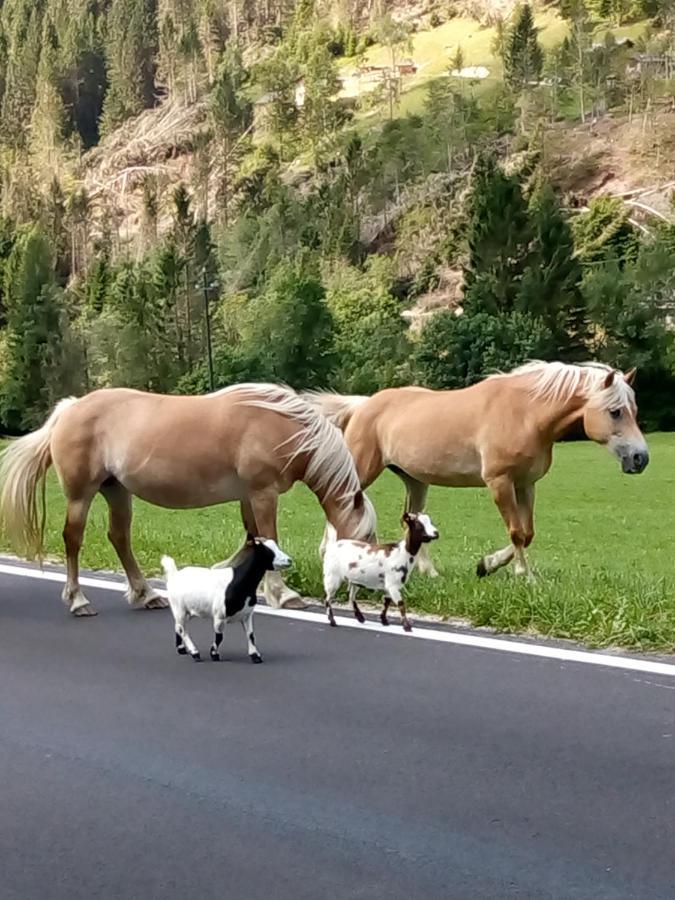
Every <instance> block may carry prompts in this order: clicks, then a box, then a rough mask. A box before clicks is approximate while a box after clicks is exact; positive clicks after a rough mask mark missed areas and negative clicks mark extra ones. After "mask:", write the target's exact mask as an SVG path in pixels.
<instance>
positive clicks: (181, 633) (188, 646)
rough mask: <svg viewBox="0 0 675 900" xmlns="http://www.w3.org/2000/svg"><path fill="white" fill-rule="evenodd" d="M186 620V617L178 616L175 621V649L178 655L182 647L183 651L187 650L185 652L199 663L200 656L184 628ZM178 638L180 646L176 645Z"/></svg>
mask: <svg viewBox="0 0 675 900" xmlns="http://www.w3.org/2000/svg"><path fill="white" fill-rule="evenodd" d="M186 620H187V616H186V615H182V616H179V617H178V618H177V619H176V649H177V650H178V652H179V653H181V647H182V648H183V649H185V650H187V652H188V653H189V654H190V656H191V657H192V658H193V659H194V661H195V662H199V661H200V660H201V656H200V655H199V650H198V649H197V646H196V644H195V643H194V641H193V640H192V638H191V637H190V635H189V634H188V630H187V628H186V627H185V622H186ZM179 638H180V640H181V644H179V643H178V639H179Z"/></svg>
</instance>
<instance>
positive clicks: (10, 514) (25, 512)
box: [0, 397, 77, 559]
mask: <svg viewBox="0 0 675 900" xmlns="http://www.w3.org/2000/svg"><path fill="white" fill-rule="evenodd" d="M76 402H77V399H76V398H75V397H68V398H66V399H65V400H61V402H60V403H58V404H57V405H56V407H55V408H54V411H53V412H52V414H51V415H50V416H49V418H48V419H47V421H46V422H45V423H44V425H43V426H42V427H41V428H38V429H37V431H32V432H31V433H30V434H27V435H25V436H24V437H21V438H18V439H17V440H15V441H12V442H11V443H10V445H9V447H7V448H6V449H5V450H3V452H2V455H1V456H0V484H2V487H1V488H0V527H1V530H2V531H4V533H5V534H6V535H7V537H8V538H9V540H10V542H11V543H12V545H13V546H14V547H15V548H16V549H17V550H18V551H20V552H22V553H25V554H26V555H27V556H28V557H29V558H31V559H34V558H35V557H37V558H38V559H42V553H43V547H44V535H45V520H46V516H47V512H46V501H45V480H46V477H47V470H48V469H49V467H50V466H51V464H52V454H51V449H50V445H51V439H52V432H53V431H54V426H55V424H56V421H57V419H58V418H59V416H60V415H61V413H62V412H63V411H64V409H67V408H68V407H69V406H72V404H73V403H76ZM38 487H40V491H39V492H38ZM38 493H39V496H38Z"/></svg>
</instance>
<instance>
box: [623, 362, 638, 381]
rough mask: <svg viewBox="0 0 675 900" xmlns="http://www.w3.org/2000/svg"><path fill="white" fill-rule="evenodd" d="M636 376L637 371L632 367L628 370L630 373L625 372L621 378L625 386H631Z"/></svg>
mask: <svg viewBox="0 0 675 900" xmlns="http://www.w3.org/2000/svg"><path fill="white" fill-rule="evenodd" d="M636 374H637V369H636V368H635V366H633V368H632V369H630V371H628V372H626V373H625V375H624V376H623V379H624V381H625V382H626V384H632V383H633V382H634V381H635V375H636Z"/></svg>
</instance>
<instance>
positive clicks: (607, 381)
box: [603, 369, 616, 388]
mask: <svg viewBox="0 0 675 900" xmlns="http://www.w3.org/2000/svg"><path fill="white" fill-rule="evenodd" d="M615 375H616V372H615V371H614V369H612V371H611V372H608V373H607V377H606V378H605V383H604V384H603V387H604V388H609V387H611V386H612V385H613V384H614V376H615Z"/></svg>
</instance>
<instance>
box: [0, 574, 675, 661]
mask: <svg viewBox="0 0 675 900" xmlns="http://www.w3.org/2000/svg"><path fill="white" fill-rule="evenodd" d="M0 574H3V575H15V576H18V577H20V578H35V579H38V580H40V581H55V582H59V583H60V584H63V583H64V582H65V580H66V576H65V574H64V573H63V572H54V571H45V570H40V569H30V568H27V567H24V566H13V565H9V564H7V563H0ZM80 584H81V585H82V587H93V588H98V589H100V590H105V591H117V592H118V593H124V592H125V591H126V589H127V586H126V584H125V583H123V582H120V581H112V580H107V579H105V578H91V577H87V576H83V577H82V578H80ZM158 593H160V594H163V595H164V596H166V592H165V591H162V590H159V591H158ZM256 613H260V614H262V615H265V616H279V617H281V618H285V619H297V620H299V621H301V622H314V623H317V624H319V625H326V626H327V627H328V623H327V621H326V616H325V614H324V613H318V612H316V613H315V612H306V611H305V610H299V609H272V608H271V607H269V606H262V605H260V604H259V605H258V606H256ZM336 618H337V619H338V620H339V623H340V627H341V628H358V629H360V630H361V631H371V632H375V633H377V634H386V635H390V636H391V637H398V638H405V639H406V640H408V639H410V638H417V639H418V640H422V641H436V642H438V643H442V644H460V645H463V646H465V647H476V648H478V649H481V650H497V651H500V652H502V653H516V654H519V655H521V656H539V657H543V658H544V659H557V660H560V662H574V663H583V664H585V665H589V666H605V667H608V668H611V669H627V670H629V671H632V672H649V673H650V674H652V675H668V676H670V677H671V678H675V664H673V663H663V662H655V661H654V660H649V659H639V658H637V657H634V656H615V655H613V654H610V653H593V652H591V651H588V650H572V649H569V650H568V649H567V648H565V647H550V646H547V645H546V644H535V643H529V642H528V643H525V642H524V641H512V640H508V639H504V638H494V637H487V636H486V637H483V636H482V635H478V634H460V633H458V632H456V631H449V630H448V631H445V630H444V631H441V630H439V629H437V628H419V627H417V628H414V629H413V631H412V632H408V633H406V632H404V631H403V629H402V628H401V626H400V624H399V623H398V622H396V623H394V624H392V625H389V626H388V627H387V626H385V625H381V624H380V623H379V622H370V621H367V622H365V623H363V624H360V623H359V622H357V621H356V619H352V618H351V617H347V616H336Z"/></svg>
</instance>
